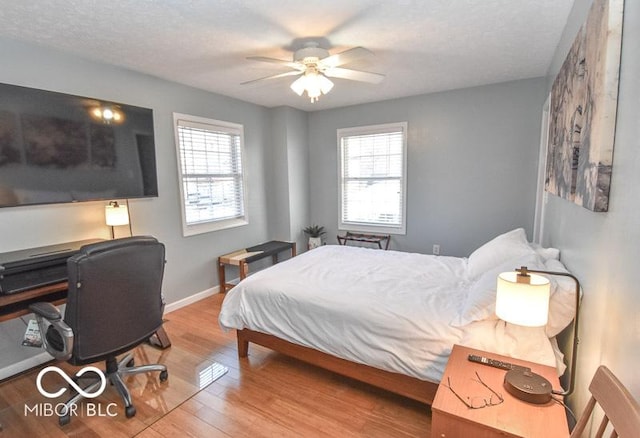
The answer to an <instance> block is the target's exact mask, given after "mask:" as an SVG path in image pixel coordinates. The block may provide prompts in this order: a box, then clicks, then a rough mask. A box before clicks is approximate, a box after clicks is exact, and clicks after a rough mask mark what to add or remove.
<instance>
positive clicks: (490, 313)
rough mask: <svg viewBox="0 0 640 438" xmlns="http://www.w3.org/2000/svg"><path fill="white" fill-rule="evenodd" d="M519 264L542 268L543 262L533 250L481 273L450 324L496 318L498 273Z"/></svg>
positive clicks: (457, 324)
mask: <svg viewBox="0 0 640 438" xmlns="http://www.w3.org/2000/svg"><path fill="white" fill-rule="evenodd" d="M521 266H526V267H527V268H530V269H544V263H543V261H542V260H541V259H540V257H539V256H538V255H537V254H536V253H535V252H530V253H529V254H525V255H523V256H520V257H515V258H512V259H509V260H507V261H506V262H504V263H502V264H501V265H499V266H497V267H495V268H493V269H490V270H489V271H487V272H485V273H484V274H482V275H481V276H480V277H479V278H478V280H477V281H476V282H475V283H473V284H472V285H471V287H470V289H469V292H468V294H467V296H466V298H465V302H464V304H463V305H462V309H461V311H460V313H459V315H458V317H457V319H454V320H453V321H452V322H451V325H453V326H456V327H462V326H464V325H467V324H470V323H472V322H473V321H482V320H485V319H497V316H496V314H495V313H496V286H497V284H498V275H499V274H501V273H502V272H508V271H513V270H515V269H516V268H519V267H521Z"/></svg>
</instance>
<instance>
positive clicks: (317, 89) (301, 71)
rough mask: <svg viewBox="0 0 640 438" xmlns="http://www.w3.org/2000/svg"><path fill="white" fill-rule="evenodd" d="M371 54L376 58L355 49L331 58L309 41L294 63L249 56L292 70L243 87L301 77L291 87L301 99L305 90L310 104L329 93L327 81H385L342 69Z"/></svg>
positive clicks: (318, 46) (294, 56) (378, 77)
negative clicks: (283, 78) (334, 79)
mask: <svg viewBox="0 0 640 438" xmlns="http://www.w3.org/2000/svg"><path fill="white" fill-rule="evenodd" d="M371 55H373V53H372V52H371V51H369V50H367V49H365V48H364V47H354V48H352V49H348V50H345V51H344V52H340V53H336V54H334V55H331V54H330V53H329V51H328V50H327V49H324V48H322V47H320V44H319V43H318V42H315V41H307V42H305V43H304V45H303V47H302V48H300V49H298V50H296V51H295V52H294V53H293V61H285V60H282V59H276V58H267V57H264V56H250V57H248V58H247V59H249V60H251V61H261V62H270V63H273V64H280V65H284V66H287V67H290V68H292V69H293V70H292V71H288V72H284V73H280V74H276V75H271V76H267V77H264V78H260V79H254V80H251V81H247V82H243V83H242V84H243V85H244V84H250V83H254V82H258V81H264V80H268V79H276V78H282V77H286V76H300V77H299V78H298V79H297V80H296V81H294V82H293V83H292V84H291V89H292V90H293V91H294V92H296V93H297V94H298V96H302V94H303V93H304V92H305V91H306V92H307V96H308V97H309V98H310V99H311V102H317V100H318V98H319V97H320V96H321V95H322V94H327V93H328V92H329V91H331V89H332V88H333V82H331V80H329V79H328V78H340V79H349V80H352V81H359V82H369V83H372V84H378V83H380V82H381V81H382V80H383V79H384V75H382V74H379V73H371V72H367V71H360V70H352V69H349V68H344V67H340V66H342V65H344V64H348V63H350V62H353V61H355V60H356V59H359V58H362V57H365V56H371Z"/></svg>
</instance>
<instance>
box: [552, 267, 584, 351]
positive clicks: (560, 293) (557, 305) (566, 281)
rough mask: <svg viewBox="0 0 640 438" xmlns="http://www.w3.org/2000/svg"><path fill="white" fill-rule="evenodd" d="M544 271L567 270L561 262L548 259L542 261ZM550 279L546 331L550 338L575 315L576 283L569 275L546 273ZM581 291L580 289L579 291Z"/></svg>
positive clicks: (563, 327)
mask: <svg viewBox="0 0 640 438" xmlns="http://www.w3.org/2000/svg"><path fill="white" fill-rule="evenodd" d="M544 266H545V271H555V272H568V271H567V269H566V268H565V267H564V265H563V264H562V262H560V261H559V260H555V259H550V260H547V261H545V263H544ZM546 277H547V278H549V280H550V281H551V298H550V300H549V321H548V322H547V327H546V329H545V330H546V333H547V336H548V337H550V338H552V337H553V336H556V335H557V334H558V333H560V332H561V331H562V330H564V329H565V328H566V327H567V326H568V325H569V324H571V321H573V318H575V316H576V283H575V281H573V279H572V278H571V277H564V276H560V275H546ZM580 293H582V291H580Z"/></svg>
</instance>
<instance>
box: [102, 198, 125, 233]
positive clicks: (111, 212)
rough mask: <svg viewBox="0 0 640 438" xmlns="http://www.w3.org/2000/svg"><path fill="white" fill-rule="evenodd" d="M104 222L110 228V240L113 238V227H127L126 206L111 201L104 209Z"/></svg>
mask: <svg viewBox="0 0 640 438" xmlns="http://www.w3.org/2000/svg"><path fill="white" fill-rule="evenodd" d="M104 217H105V222H106V223H107V225H108V226H110V227H111V238H112V239H114V238H115V234H114V231H113V227H118V226H121V225H129V224H130V223H129V208H128V207H127V206H126V205H120V204H118V201H111V202H109V204H107V205H105V207H104Z"/></svg>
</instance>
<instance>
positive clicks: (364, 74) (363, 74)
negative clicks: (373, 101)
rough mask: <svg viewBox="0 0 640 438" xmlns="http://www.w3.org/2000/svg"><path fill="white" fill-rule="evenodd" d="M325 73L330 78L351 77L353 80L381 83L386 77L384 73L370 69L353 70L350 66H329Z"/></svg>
mask: <svg viewBox="0 0 640 438" xmlns="http://www.w3.org/2000/svg"><path fill="white" fill-rule="evenodd" d="M323 73H324V75H325V76H327V77H330V78H341V79H349V80H352V81H360V82H369V83H371V84H379V83H380V82H382V80H383V79H384V75H382V74H380V73H371V72H368V71H360V70H351V69H348V68H339V67H336V68H328V69H326V70H325V71H324V72H323Z"/></svg>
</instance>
